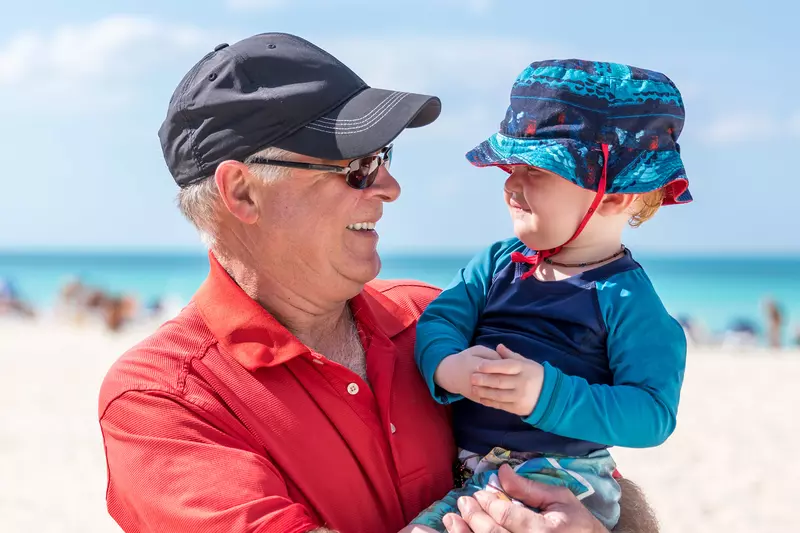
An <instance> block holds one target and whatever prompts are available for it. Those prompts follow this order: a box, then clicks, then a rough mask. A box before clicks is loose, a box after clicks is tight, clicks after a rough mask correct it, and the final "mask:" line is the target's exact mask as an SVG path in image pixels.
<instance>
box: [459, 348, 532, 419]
mask: <svg viewBox="0 0 800 533" xmlns="http://www.w3.org/2000/svg"><path fill="white" fill-rule="evenodd" d="M462 353H463V352H462ZM497 353H498V354H499V355H500V357H501V358H502V359H497V360H492V361H483V362H481V364H480V365H479V366H478V368H477V371H476V372H475V373H474V374H473V375H472V380H471V383H472V391H471V392H470V394H469V396H468V397H469V398H470V399H475V398H477V399H475V401H477V402H478V403H480V404H483V405H486V406H488V407H494V408H496V409H502V410H503V411H508V412H509V413H514V414H515V415H519V416H528V415H530V414H531V413H532V412H533V408H534V407H536V402H538V401H539V395H540V394H541V393H542V382H543V381H544V367H543V366H542V365H540V364H539V363H537V362H536V361H531V360H530V359H526V358H525V357H523V356H521V355H520V354H518V353H515V352H512V351H511V350H509V349H508V348H506V347H505V346H504V345H502V344H499V345H498V346H497ZM445 361H446V359H445ZM461 394H463V393H461ZM464 396H467V395H466V394H464Z"/></svg>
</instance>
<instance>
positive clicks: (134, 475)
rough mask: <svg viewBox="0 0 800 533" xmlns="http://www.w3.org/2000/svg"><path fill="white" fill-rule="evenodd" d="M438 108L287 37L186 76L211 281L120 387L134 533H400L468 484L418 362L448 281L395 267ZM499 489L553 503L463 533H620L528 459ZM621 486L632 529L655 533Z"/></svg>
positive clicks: (175, 118)
mask: <svg viewBox="0 0 800 533" xmlns="http://www.w3.org/2000/svg"><path fill="white" fill-rule="evenodd" d="M376 60H379V58H377V59H376ZM440 105H441V104H440V101H439V99H438V98H436V97H433V96H427V95H421V94H412V93H406V92H399V91H392V90H382V89H375V88H371V87H369V86H368V85H367V84H366V83H365V82H364V81H363V80H361V78H359V77H358V76H357V75H356V74H354V73H353V72H352V71H351V70H350V69H349V68H347V67H346V66H345V65H343V64H342V63H341V62H339V61H338V60H336V59H335V58H334V57H332V56H331V55H330V54H328V53H327V52H325V51H323V50H321V49H320V48H318V47H316V46H314V45H313V44H311V43H309V42H307V41H304V40H303V39H300V38H298V37H295V36H292V35H287V34H278V33H272V34H261V35H257V36H254V37H251V38H248V39H245V40H243V41H240V42H238V43H236V44H234V45H230V46H229V45H227V44H221V45H219V46H217V47H216V48H215V49H214V50H213V51H211V52H209V53H208V54H207V55H206V56H205V57H204V58H202V59H201V60H200V61H199V62H198V63H197V64H196V65H195V66H194V67H193V68H192V69H191V70H190V71H189V72H188V73H187V74H186V76H185V77H184V78H183V80H182V81H181V82H180V84H179V85H178V87H177V89H176V90H175V93H174V95H173V97H172V99H171V100H170V103H169V106H168V111H167V117H166V119H165V120H164V123H163V124H162V126H161V129H160V130H159V137H160V140H161V145H162V149H163V152H164V156H165V159H166V162H167V166H168V167H169V169H170V172H171V174H172V176H173V178H174V180H175V181H176V183H177V184H178V186H179V187H180V192H179V194H178V204H179V207H180V209H181V210H182V212H183V213H184V214H185V216H186V217H187V218H188V219H189V220H190V221H191V223H192V224H194V225H195V226H196V228H197V229H198V231H199V232H200V235H201V237H202V238H203V241H204V242H205V243H206V244H207V245H208V247H209V256H208V257H209V264H210V272H209V275H208V278H207V279H206V281H205V282H204V283H203V285H202V286H201V287H200V289H199V290H198V291H197V293H196V294H195V295H194V297H193V298H192V300H191V302H190V303H189V304H188V305H187V306H186V307H185V308H184V309H183V310H182V311H181V312H180V313H179V314H178V315H177V316H176V317H175V318H173V319H172V320H170V321H168V322H167V323H166V324H164V325H163V326H161V327H160V328H159V329H158V330H157V331H156V332H155V333H154V334H153V335H152V336H151V337H149V338H147V339H145V340H144V341H142V342H141V343H140V344H138V345H137V346H135V347H133V348H132V349H131V350H129V351H128V352H127V353H125V354H124V355H123V356H122V357H121V358H120V359H119V360H118V361H117V362H116V363H115V364H114V365H113V367H112V368H111V369H110V370H109V372H108V374H107V376H106V378H105V380H104V382H103V385H102V388H101V391H100V399H99V418H100V425H101V430H102V436H103V441H104V449H105V454H106V461H107V467H108V485H107V493H106V494H107V506H108V511H109V513H110V514H111V516H112V517H113V518H114V519H115V520H116V521H117V523H118V524H119V525H120V526H121V527H122V529H123V530H124V531H126V532H127V533H144V532H148V533H155V532H159V533H169V532H176V533H177V532H183V531H202V532H204V533H214V532H220V533H222V532H224V533H230V532H244V531H249V532H255V531H259V532H276V533H277V532H282V533H283V532H285V533H300V532H316V533H323V532H328V533H330V532H340V533H359V532H363V533H378V532H387V533H394V532H397V531H399V530H401V529H402V528H404V526H405V525H406V524H408V523H409V521H410V520H411V519H412V518H413V517H414V516H416V515H417V513H419V512H420V511H421V510H422V509H424V508H425V507H426V506H427V505H429V504H430V503H431V502H433V501H435V500H436V499H437V498H440V497H441V496H443V495H444V494H446V493H447V491H448V490H450V489H451V488H452V485H453V472H452V464H453V462H454V460H455V457H456V455H455V446H454V442H453V437H452V433H451V426H450V423H449V415H448V411H447V410H446V408H444V407H442V406H441V405H438V404H437V403H436V402H435V401H433V399H432V398H431V397H430V395H429V393H428V388H427V386H426V385H425V382H424V381H423V379H422V378H421V376H420V375H419V372H418V371H417V368H416V365H415V364H414V359H413V350H414V341H415V332H416V324H417V321H418V319H419V316H420V314H421V313H422V311H423V310H424V309H425V307H426V306H427V305H428V304H429V303H430V302H431V300H433V299H434V298H435V297H436V296H437V295H438V294H439V292H440V291H439V290H438V289H436V288H434V287H431V286H429V285H426V284H424V283H421V282H413V281H411V282H400V281H378V280H376V279H375V278H376V276H377V274H378V272H379V270H380V266H381V262H380V258H379V256H378V254H377V250H376V245H377V240H378V236H377V233H376V232H375V225H376V223H378V221H379V220H380V218H381V216H382V212H383V208H384V204H386V203H389V202H392V201H394V200H395V199H397V197H398V195H399V194H400V186H399V184H398V182H397V180H395V178H394V177H393V176H392V175H391V174H390V173H389V165H390V162H391V157H392V147H391V143H392V141H393V140H394V139H395V138H396V137H397V136H398V135H399V134H400V133H401V132H402V131H403V130H404V129H405V128H416V127H422V126H425V125H427V124H430V123H431V122H433V121H434V120H435V119H436V118H437V117H438V115H439V112H440ZM499 483H500V486H501V487H502V488H503V490H504V491H506V492H507V493H508V494H509V496H510V497H512V498H514V499H517V500H519V501H522V502H525V503H526V504H527V505H528V506H529V507H535V508H538V509H539V510H540V512H534V511H532V510H531V509H530V508H526V507H521V506H518V505H513V504H511V503H510V502H509V501H508V500H503V499H501V498H498V497H497V496H496V495H494V494H490V493H486V492H479V493H476V494H474V495H473V496H470V497H465V498H463V499H461V500H460V501H459V502H458V504H459V509H460V511H461V517H463V518H458V520H454V521H453V522H452V523H451V524H450V529H449V531H452V532H457V533H466V532H469V531H472V532H473V533H490V532H492V533H499V532H509V533H546V532H551V533H581V532H582V533H590V532H591V533H600V532H603V531H606V528H604V527H603V526H602V524H601V523H600V522H599V521H597V520H596V519H595V518H594V517H592V515H591V514H590V513H589V512H588V511H587V510H586V508H585V507H584V506H583V505H582V504H581V503H580V501H579V500H578V498H576V497H575V496H574V495H573V494H572V493H571V492H569V491H567V490H566V489H562V488H560V487H550V486H547V485H543V484H538V483H535V482H532V481H530V480H527V479H524V478H522V477H520V476H519V475H517V474H515V473H514V472H512V471H511V470H510V469H508V468H504V469H502V470H501V471H500V472H499ZM621 484H624V489H623V491H622V492H623V498H622V502H623V504H622V518H621V520H620V524H619V525H618V527H617V530H620V531H626V532H642V533H644V532H647V533H650V532H655V531H657V529H658V528H657V524H656V522H655V519H654V518H653V516H652V513H651V511H650V508H649V507H648V506H647V504H646V502H645V500H644V498H643V496H642V494H641V492H640V491H639V490H638V488H637V487H636V485H634V484H632V483H630V482H627V481H624V480H623V481H622V482H621Z"/></svg>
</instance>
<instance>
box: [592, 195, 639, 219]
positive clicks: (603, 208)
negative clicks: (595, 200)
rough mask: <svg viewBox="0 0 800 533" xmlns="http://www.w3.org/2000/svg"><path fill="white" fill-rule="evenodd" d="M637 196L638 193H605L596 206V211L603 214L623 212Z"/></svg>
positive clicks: (609, 214) (610, 214)
mask: <svg viewBox="0 0 800 533" xmlns="http://www.w3.org/2000/svg"><path fill="white" fill-rule="evenodd" d="M638 198H639V195H638V194H606V195H605V196H604V197H603V200H602V201H601V202H600V205H599V206H598V207H597V212H598V213H600V214H601V215H603V216H612V215H619V214H621V213H625V212H627V211H628V209H629V208H630V207H631V205H633V203H634V202H635V201H636V200H637V199H638Z"/></svg>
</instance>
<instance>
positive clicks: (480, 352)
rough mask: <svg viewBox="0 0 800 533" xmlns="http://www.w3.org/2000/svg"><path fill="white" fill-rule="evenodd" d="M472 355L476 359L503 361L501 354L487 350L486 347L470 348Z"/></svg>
mask: <svg viewBox="0 0 800 533" xmlns="http://www.w3.org/2000/svg"><path fill="white" fill-rule="evenodd" d="M470 355H473V356H475V357H480V358H481V359H492V360H499V359H501V357H500V354H498V353H497V352H496V351H494V350H492V349H491V348H487V347H486V346H480V345H478V346H473V347H472V348H470Z"/></svg>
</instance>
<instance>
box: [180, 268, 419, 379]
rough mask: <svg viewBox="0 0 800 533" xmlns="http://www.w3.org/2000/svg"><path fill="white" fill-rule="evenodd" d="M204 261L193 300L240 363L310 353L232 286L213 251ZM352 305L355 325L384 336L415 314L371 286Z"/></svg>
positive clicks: (260, 363)
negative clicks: (205, 274) (204, 272)
mask: <svg viewBox="0 0 800 533" xmlns="http://www.w3.org/2000/svg"><path fill="white" fill-rule="evenodd" d="M208 259H209V263H210V271H209V274H208V277H207V278H206V280H205V282H203V284H202V285H201V286H200V288H199V289H198V291H197V292H196V293H195V295H194V298H193V301H194V303H195V305H197V308H198V310H199V312H200V314H201V315H202V317H203V319H204V320H205V322H206V325H207V326H208V328H209V329H210V330H211V333H212V334H213V335H214V337H215V338H216V339H217V341H218V342H219V343H220V344H221V345H222V346H223V347H225V348H226V351H227V352H228V353H229V354H230V355H232V356H233V357H234V358H235V359H236V360H237V361H238V362H239V363H240V364H241V365H242V366H243V367H245V368H246V369H248V370H249V371H251V372H252V371H255V370H257V369H259V368H264V367H272V366H277V365H281V364H283V363H286V362H287V361H290V360H291V359H293V358H295V357H297V356H298V355H302V354H307V353H310V349H309V348H308V347H307V346H306V345H304V344H303V343H302V342H301V341H300V339H298V338H297V337H295V336H294V335H293V334H292V333H291V332H290V331H289V330H287V329H286V328H285V327H284V326H283V325H282V324H281V323H280V322H278V320H277V319H275V317H273V316H272V315H271V314H270V313H269V312H268V311H267V310H266V309H264V308H263V307H261V305H259V303H258V302H256V301H255V300H253V299H252V298H250V297H249V296H248V295H247V294H246V293H245V292H244V291H243V290H242V288H241V287H239V286H238V285H237V284H236V282H235V281H234V280H233V279H232V278H231V277H230V275H229V274H228V273H227V272H226V271H225V269H224V268H223V267H222V265H220V264H219V261H217V258H216V257H214V254H212V253H209V254H208ZM350 305H351V309H352V311H353V316H354V317H355V319H356V322H357V324H358V326H359V327H362V328H364V329H366V330H367V331H369V332H371V333H377V332H380V333H382V334H383V335H385V336H386V337H388V338H392V337H394V336H395V335H397V334H399V333H400V332H402V331H403V330H405V329H406V328H408V327H409V326H411V325H412V324H413V323H414V321H415V320H416V318H417V314H416V313H413V312H412V311H411V310H408V309H405V308H404V307H401V306H399V305H397V304H396V303H395V302H394V301H392V300H391V299H389V298H388V297H387V296H385V295H384V294H383V293H382V292H381V291H380V290H378V289H376V288H373V287H370V286H369V285H367V286H366V287H364V290H363V291H362V292H361V293H360V294H358V295H357V296H356V297H355V298H353V299H352V300H351V302H350Z"/></svg>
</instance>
